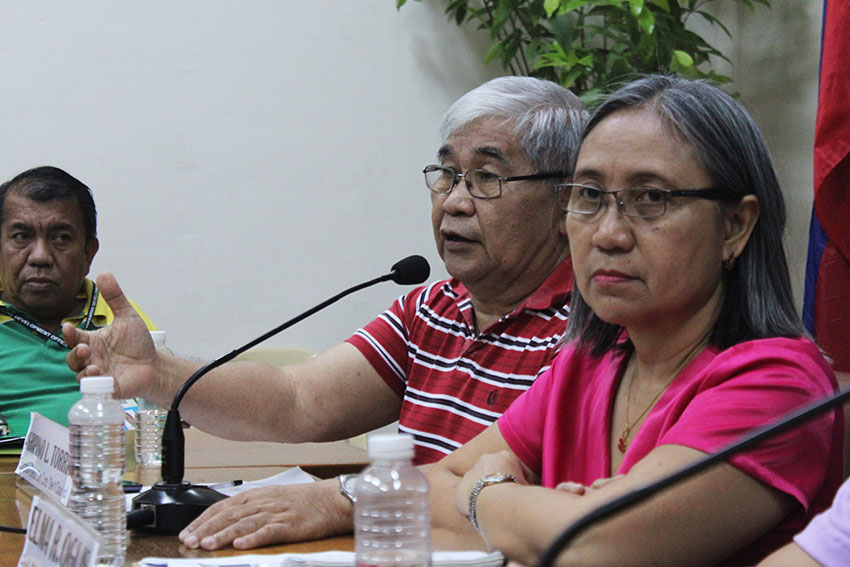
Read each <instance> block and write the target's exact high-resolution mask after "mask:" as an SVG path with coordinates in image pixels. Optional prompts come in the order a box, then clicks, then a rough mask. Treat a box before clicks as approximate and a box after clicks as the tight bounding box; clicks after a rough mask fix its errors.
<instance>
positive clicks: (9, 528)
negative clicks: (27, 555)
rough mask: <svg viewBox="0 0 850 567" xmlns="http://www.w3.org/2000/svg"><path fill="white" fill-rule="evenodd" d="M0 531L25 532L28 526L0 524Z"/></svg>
mask: <svg viewBox="0 0 850 567" xmlns="http://www.w3.org/2000/svg"><path fill="white" fill-rule="evenodd" d="M0 532H9V533H10V534H25V533H27V529H26V528H13V527H12V526H0Z"/></svg>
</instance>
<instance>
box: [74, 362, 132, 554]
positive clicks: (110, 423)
mask: <svg viewBox="0 0 850 567" xmlns="http://www.w3.org/2000/svg"><path fill="white" fill-rule="evenodd" d="M113 389H114V383H113V380H112V377H111V376H95V377H88V378H83V379H82V380H80V391H81V392H82V394H83V397H82V399H81V400H80V401H79V402H77V403H76V404H74V406H73V407H72V408H71V411H70V412H68V423H69V425H70V428H69V449H70V455H71V481H72V485H71V497H70V499H69V502H68V505H69V507H70V508H71V510H73V511H74V512H75V513H76V514H78V515H79V516H80V517H81V518H83V520H85V521H86V522H87V523H88V524H89V525H90V526H91V527H92V528H94V529H95V531H97V532H98V533H99V534H100V537H101V545H100V554H99V556H98V558H97V565H99V566H101V565H102V566H111V567H120V566H122V565H124V554H125V551H126V549H127V532H126V525H127V519H126V507H125V503H124V491H123V490H122V488H121V480H122V477H123V476H124V411H123V409H122V408H121V403H120V402H119V401H118V400H114V399H112V391H113Z"/></svg>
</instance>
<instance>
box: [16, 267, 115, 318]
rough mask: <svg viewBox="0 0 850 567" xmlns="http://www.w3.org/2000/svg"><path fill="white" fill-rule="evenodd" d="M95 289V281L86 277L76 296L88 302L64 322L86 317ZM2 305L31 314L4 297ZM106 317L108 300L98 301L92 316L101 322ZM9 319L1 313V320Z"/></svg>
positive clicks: (23, 313)
mask: <svg viewBox="0 0 850 567" xmlns="http://www.w3.org/2000/svg"><path fill="white" fill-rule="evenodd" d="M2 291H3V285H2V284H0V292H2ZM93 291H94V282H93V281H91V280H90V279H88V278H84V279H83V285H81V286H80V290H79V291H78V292H77V295H76V298H77V299H85V300H86V302H85V304H84V305H83V308H82V310H81V311H80V312H79V313H76V314H74V315H71V316H70V317H66V318H64V319H63V320H62V322H63V323H65V322H68V323H73V324H78V323H80V322H81V321H82V320H83V319H84V318H85V316H86V314H87V313H88V312H89V305H91V300H92V292H93ZM0 305H2V306H4V307H7V308H8V309H13V310H15V311H17V312H18V313H20V314H22V315H26V316H29V314H28V313H26V312H25V311H22V310H20V309H18V308H17V307H15V306H14V305H11V304H9V303H6V302H5V301H3V300H2V299H0ZM106 317H107V306H106V302H104V301H98V302H97V304H95V308H94V316H92V319H93V320H94V321H98V322H100V321H102V320H105V319H106ZM8 319H10V318H9V317H7V316H5V315H0V322H3V321H6V320H8Z"/></svg>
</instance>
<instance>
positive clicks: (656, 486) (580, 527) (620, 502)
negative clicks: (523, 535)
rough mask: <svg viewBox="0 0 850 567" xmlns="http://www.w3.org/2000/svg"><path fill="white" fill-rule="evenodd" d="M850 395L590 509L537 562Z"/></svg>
mask: <svg viewBox="0 0 850 567" xmlns="http://www.w3.org/2000/svg"><path fill="white" fill-rule="evenodd" d="M847 398H850V387H848V388H846V389H844V390H839V391H838V392H837V393H835V394H833V395H831V396H828V397H826V398H823V399H822V400H819V401H817V402H813V403H810V404H808V405H805V406H803V407H802V408H801V409H797V410H794V411H792V412H791V413H789V414H787V415H786V416H785V417H783V418H781V419H779V420H777V421H775V422H773V423H772V424H768V425H766V426H764V427H760V428H757V429H755V430H754V431H752V432H751V433H749V434H747V435H745V436H743V437H742V438H741V439H740V440H739V441H736V442H734V443H732V444H730V445H727V446H726V448H724V449H721V450H720V451H718V452H716V453H712V454H710V455H706V456H705V457H703V458H701V459H700V460H698V461H696V462H694V463H692V464H690V465H687V466H685V467H682V468H681V469H679V470H678V471H676V472H673V473H671V474H670V475H668V476H665V477H662V478H660V479H658V480H656V481H654V482H651V483H649V484H647V485H646V486H644V487H642V488H638V489H636V490H633V491H632V492H628V493H626V494H624V495H622V496H620V497H619V498H617V499H615V500H612V501H611V502H608V503H607V504H603V505H602V506H600V507H599V508H597V509H595V510H593V511H591V512H588V513H587V514H585V515H584V516H582V517H581V518H579V519H578V520H576V521H575V522H573V523H572V524H571V525H570V526H568V527H567V529H565V530H564V531H563V532H561V533H560V535H558V537H556V538H555V540H554V541H553V542H552V543H551V544H550V545H549V547H548V548H546V550H545V551H544V552H543V554H542V555H541V556H540V559H539V560H538V562H537V567H549V566H550V565H554V562H555V559H556V558H557V557H558V555H559V554H560V553H561V551H562V550H563V549H564V548H565V547H566V546H567V544H569V543H570V542H571V541H572V540H573V539H575V537H576V536H577V535H578V534H579V533H581V532H583V531H584V530H585V529H587V528H588V527H590V526H591V525H592V524H594V523H596V522H598V521H600V520H603V519H605V518H607V517H609V516H611V515H613V514H616V513H618V512H621V511H623V510H626V509H627V508H630V507H632V506H634V505H635V504H638V503H639V502H642V501H643V500H646V499H647V498H649V497H650V496H652V495H654V494H656V493H657V492H660V491H661V490H663V489H664V488H666V487H668V486H671V485H673V484H676V483H679V482H681V481H683V480H685V479H686V478H689V477H691V476H693V475H695V474H696V473H698V472H700V471H702V470H703V469H706V468H708V467H710V466H711V465H713V464H715V463H717V462H718V461H722V460H725V459H727V458H729V457H731V456H733V455H736V454H738V453H740V452H741V451H744V450H745V449H749V448H750V447H752V446H753V445H756V444H758V443H760V442H762V441H764V440H765V439H768V438H770V437H773V436H775V435H778V434H780V433H782V432H784V431H787V430H789V429H793V428H794V427H796V426H797V425H799V424H801V423H803V422H805V421H808V420H810V419H812V418H814V417H817V416H818V415H820V414H822V413H825V412H826V411H827V410H829V409H830V408H832V407H833V406H837V405H841V404H843V403H844V402H845V401H846V400H847Z"/></svg>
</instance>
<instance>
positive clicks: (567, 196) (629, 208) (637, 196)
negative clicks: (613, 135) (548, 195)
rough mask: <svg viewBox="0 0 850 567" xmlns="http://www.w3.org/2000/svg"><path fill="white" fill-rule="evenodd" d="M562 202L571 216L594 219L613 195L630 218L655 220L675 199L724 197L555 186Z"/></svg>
mask: <svg viewBox="0 0 850 567" xmlns="http://www.w3.org/2000/svg"><path fill="white" fill-rule="evenodd" d="M555 189H556V190H557V191H558V194H559V195H560V200H561V208H562V209H563V210H565V211H566V212H568V213H575V214H577V215H587V216H592V215H595V214H596V213H598V212H599V211H600V210H601V209H602V205H603V203H607V202H608V201H607V199H606V198H605V195H612V196H613V197H614V202H615V203H617V208H618V209H619V211H620V212H621V213H623V214H624V215H626V216H627V217H639V218H644V219H648V218H654V217H660V216H662V215H663V214H664V213H666V212H667V203H668V202H670V199H672V198H673V197H694V198H697V199H710V200H712V201H719V200H721V199H722V198H723V196H722V195H721V194H720V192H719V191H717V189H711V188H706V189H673V190H668V189H656V188H655V187H631V188H629V189H622V190H620V191H605V190H604V189H600V188H599V187H593V186H591V185H582V184H581V183H565V184H563V185H555Z"/></svg>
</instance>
